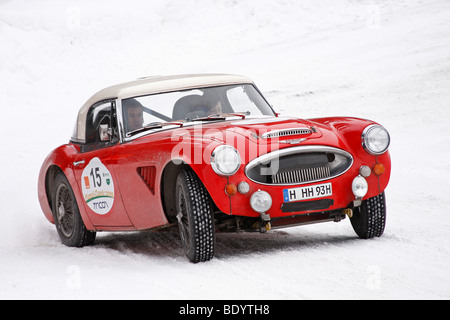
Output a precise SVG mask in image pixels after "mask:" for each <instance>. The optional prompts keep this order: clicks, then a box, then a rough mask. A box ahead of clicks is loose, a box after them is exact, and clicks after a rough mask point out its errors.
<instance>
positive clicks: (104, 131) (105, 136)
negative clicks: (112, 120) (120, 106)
mask: <svg viewBox="0 0 450 320" xmlns="http://www.w3.org/2000/svg"><path fill="white" fill-rule="evenodd" d="M98 133H99V135H100V140H101V141H109V126H108V125H107V124H101V125H100V126H99V128H98Z"/></svg>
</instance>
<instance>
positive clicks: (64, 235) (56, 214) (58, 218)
mask: <svg viewBox="0 0 450 320" xmlns="http://www.w3.org/2000/svg"><path fill="white" fill-rule="evenodd" d="M53 186H54V188H53V192H52V197H53V198H52V213H53V218H54V220H55V226H56V230H57V232H58V235H59V238H60V239H61V242H62V243H63V244H65V245H66V246H69V247H84V246H87V245H92V244H93V243H94V241H95V235H96V233H95V232H92V231H89V230H87V229H86V226H85V225H84V223H83V220H82V219H81V215H80V211H79V209H78V205H77V202H76V199H75V196H74V194H73V191H72V188H71V187H70V183H69V181H68V180H67V178H66V176H65V175H64V174H63V173H59V174H57V176H56V178H55V182H54V184H53Z"/></svg>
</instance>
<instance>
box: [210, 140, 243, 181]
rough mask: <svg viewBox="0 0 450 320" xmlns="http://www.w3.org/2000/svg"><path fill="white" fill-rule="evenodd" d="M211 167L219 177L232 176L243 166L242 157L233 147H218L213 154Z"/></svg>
mask: <svg viewBox="0 0 450 320" xmlns="http://www.w3.org/2000/svg"><path fill="white" fill-rule="evenodd" d="M211 166H212V168H213V170H214V172H215V173H217V174H218V175H221V176H231V175H233V174H235V173H236V172H237V171H238V169H239V167H240V166H241V156H240V155H239V152H238V151H237V150H236V149H235V148H233V147H232V146H228V145H222V146H218V147H217V148H215V149H214V151H213V152H212V154H211Z"/></svg>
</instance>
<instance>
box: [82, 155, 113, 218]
mask: <svg viewBox="0 0 450 320" xmlns="http://www.w3.org/2000/svg"><path fill="white" fill-rule="evenodd" d="M81 188H82V190H83V196H84V200H85V201H86V203H87V204H88V206H89V208H91V209H92V211H94V212H95V213H97V214H107V213H108V212H109V211H110V210H111V208H112V206H113V204H114V182H113V178H112V175H111V173H110V172H109V170H108V168H106V167H105V165H104V164H103V163H102V162H101V161H100V159H99V158H93V159H92V160H91V161H90V162H89V164H88V165H87V166H86V168H84V170H83V173H82V175H81Z"/></svg>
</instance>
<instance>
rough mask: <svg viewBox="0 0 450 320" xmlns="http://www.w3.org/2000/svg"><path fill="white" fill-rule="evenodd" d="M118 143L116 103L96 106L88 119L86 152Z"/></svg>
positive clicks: (103, 102) (92, 108)
mask: <svg viewBox="0 0 450 320" xmlns="http://www.w3.org/2000/svg"><path fill="white" fill-rule="evenodd" d="M117 141H118V136H117V122H116V116H115V105H114V101H110V100H109V101H102V102H98V103H96V104H94V105H93V106H92V107H91V108H90V109H89V111H88V113H87V117H86V148H85V150H86V151H91V150H95V149H99V148H103V147H107V146H110V145H112V144H114V143H116V142H117Z"/></svg>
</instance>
